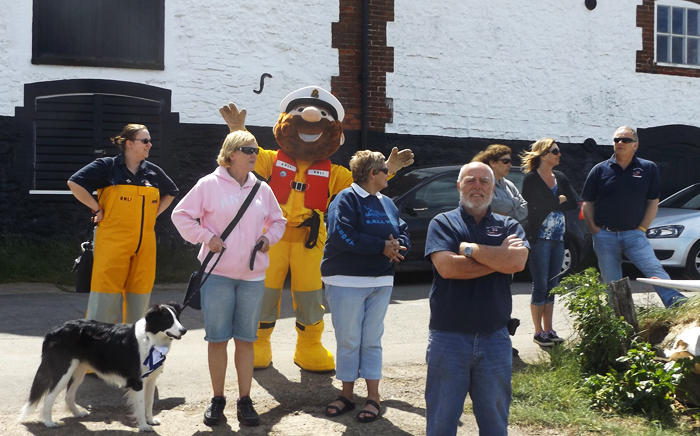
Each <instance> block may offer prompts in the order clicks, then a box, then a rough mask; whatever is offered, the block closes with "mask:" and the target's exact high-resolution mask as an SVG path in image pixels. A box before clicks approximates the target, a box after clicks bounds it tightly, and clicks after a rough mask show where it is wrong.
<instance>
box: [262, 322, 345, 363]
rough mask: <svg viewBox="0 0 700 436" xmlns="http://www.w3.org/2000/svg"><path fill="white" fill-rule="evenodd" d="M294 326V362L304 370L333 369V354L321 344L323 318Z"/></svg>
mask: <svg viewBox="0 0 700 436" xmlns="http://www.w3.org/2000/svg"><path fill="white" fill-rule="evenodd" d="M296 327H297V347H296V349H295V350H294V363H295V364H297V365H298V366H299V367H300V368H301V369H304V370H306V371H311V372H325V371H333V370H334V369H335V362H334V361H333V355H332V354H331V352H330V351H328V350H327V349H326V348H325V347H324V346H323V345H322V344H321V334H322V333H323V327H324V324H323V320H321V321H319V322H317V323H316V324H314V325H301V324H299V323H296ZM256 359H257V356H256Z"/></svg>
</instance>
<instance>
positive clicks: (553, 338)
mask: <svg viewBox="0 0 700 436" xmlns="http://www.w3.org/2000/svg"><path fill="white" fill-rule="evenodd" d="M521 158H522V162H523V172H524V173H527V175H526V176H525V179H524V180H523V198H525V200H526V201H527V209H528V222H527V227H526V229H525V234H526V235H527V239H528V241H529V242H530V274H531V275H532V298H531V299H530V312H531V314H532V322H533V323H534V324H535V337H534V339H533V341H534V342H535V343H536V344H539V345H541V346H544V347H551V346H552V345H554V344H555V343H557V342H562V341H563V339H562V338H560V337H559V336H557V333H556V332H555V331H554V329H553V328H552V314H553V312H554V295H552V294H550V292H549V291H550V290H552V289H553V288H555V287H556V286H557V285H558V284H559V274H560V272H561V265H562V262H563V261H564V233H565V232H566V221H565V217H564V211H566V210H572V209H576V207H577V206H578V204H577V197H576V193H575V192H574V191H573V189H572V188H571V184H570V183H569V179H568V178H567V177H566V176H565V175H564V174H563V173H561V172H559V171H554V170H553V168H554V167H555V166H557V165H559V159H560V158H561V150H560V149H559V145H557V143H556V142H554V140H553V139H552V138H543V139H540V140H539V141H537V142H535V143H534V144H532V146H531V148H530V151H525V152H524V153H523V154H522V155H521Z"/></svg>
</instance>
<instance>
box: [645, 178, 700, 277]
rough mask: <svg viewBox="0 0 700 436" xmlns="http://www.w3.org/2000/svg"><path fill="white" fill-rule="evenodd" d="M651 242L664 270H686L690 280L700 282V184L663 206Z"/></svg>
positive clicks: (654, 224) (650, 236) (650, 227)
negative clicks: (699, 280) (667, 268)
mask: <svg viewBox="0 0 700 436" xmlns="http://www.w3.org/2000/svg"><path fill="white" fill-rule="evenodd" d="M647 239H649V243H650V244H651V246H652V248H654V254H656V257H657V258H658V259H659V260H660V261H661V264H662V265H663V266H664V267H669V268H683V273H684V274H685V275H686V276H688V278H690V279H693V280H698V279H700V183H696V184H694V185H690V186H688V187H687V188H685V189H683V190H681V191H678V192H676V193H675V194H673V195H671V196H670V197H668V198H666V199H665V200H663V201H662V202H660V203H659V211H658V213H657V214H656V218H655V219H654V221H652V223H651V226H649V229H648V230H647Z"/></svg>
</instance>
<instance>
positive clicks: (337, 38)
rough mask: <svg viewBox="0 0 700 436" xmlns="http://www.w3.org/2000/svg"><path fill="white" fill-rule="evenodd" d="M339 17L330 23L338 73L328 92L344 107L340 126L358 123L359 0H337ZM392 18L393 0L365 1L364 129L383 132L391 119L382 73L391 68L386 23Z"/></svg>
mask: <svg viewBox="0 0 700 436" xmlns="http://www.w3.org/2000/svg"><path fill="white" fill-rule="evenodd" d="M339 3H340V20H339V21H338V22H337V23H333V26H332V29H331V32H332V47H333V48H337V49H338V59H339V66H340V68H339V70H340V74H339V75H338V76H334V77H332V78H331V92H332V93H333V94H334V95H335V96H336V97H338V99H339V100H340V102H341V103H342V104H343V107H344V108H345V120H344V122H343V127H344V128H346V129H352V130H360V128H361V127H362V80H361V77H360V75H361V74H362V0H339ZM389 21H394V0H370V1H369V38H368V39H369V48H368V70H369V71H368V73H369V81H368V90H367V94H368V102H367V106H368V107H367V129H368V130H370V131H376V132H384V127H385V124H386V123H389V122H391V120H392V111H391V109H390V108H389V105H388V104H387V98H386V73H387V72H393V71H394V49H393V47H387V46H386V23H387V22H389Z"/></svg>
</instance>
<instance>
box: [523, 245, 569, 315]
mask: <svg viewBox="0 0 700 436" xmlns="http://www.w3.org/2000/svg"><path fill="white" fill-rule="evenodd" d="M529 263H530V275H531V276H532V297H531V298H530V303H531V304H532V305H533V306H543V305H545V304H554V295H551V294H550V293H549V291H551V290H552V289H554V288H556V287H557V285H559V273H561V265H562V263H564V241H553V240H551V239H538V240H536V241H534V242H530V262H529Z"/></svg>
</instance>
